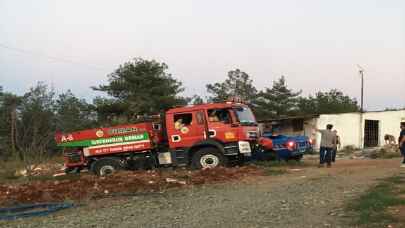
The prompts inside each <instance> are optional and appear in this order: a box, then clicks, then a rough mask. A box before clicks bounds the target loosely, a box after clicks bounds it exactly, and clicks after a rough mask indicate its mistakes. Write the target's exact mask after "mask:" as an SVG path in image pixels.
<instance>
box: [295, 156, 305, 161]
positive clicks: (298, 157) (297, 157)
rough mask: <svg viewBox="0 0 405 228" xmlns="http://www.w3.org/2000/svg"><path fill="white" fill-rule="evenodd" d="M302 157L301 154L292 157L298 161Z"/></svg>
mask: <svg viewBox="0 0 405 228" xmlns="http://www.w3.org/2000/svg"><path fill="white" fill-rule="evenodd" d="M302 157H303V155H298V156H296V157H294V160H295V161H297V162H299V161H301V159H302Z"/></svg>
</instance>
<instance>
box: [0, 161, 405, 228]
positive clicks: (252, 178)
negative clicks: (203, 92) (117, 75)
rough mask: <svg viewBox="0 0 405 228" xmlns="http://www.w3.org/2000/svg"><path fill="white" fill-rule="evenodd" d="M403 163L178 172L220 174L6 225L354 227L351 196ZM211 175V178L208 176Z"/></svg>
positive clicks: (396, 170) (311, 164) (397, 171)
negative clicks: (273, 171)
mask: <svg viewBox="0 0 405 228" xmlns="http://www.w3.org/2000/svg"><path fill="white" fill-rule="evenodd" d="M399 163H400V160H399V159H384V160H338V161H337V163H336V164H335V165H334V166H333V167H332V168H317V166H316V160H306V161H305V164H306V165H305V166H301V167H296V166H294V167H288V166H287V173H286V174H282V175H277V176H272V175H270V176H266V175H263V173H261V172H260V171H258V170H255V169H252V168H247V167H242V168H239V169H236V170H237V171H233V172H235V173H234V176H231V178H230V179H231V180H233V181H229V180H228V179H229V176H223V177H222V178H219V179H216V178H217V177H216V175H211V174H212V173H203V174H201V173H200V174H198V175H197V174H195V175H197V176H195V177H192V175H191V176H189V177H185V178H183V179H181V178H180V177H181V176H182V175H183V177H184V173H182V174H181V175H179V176H176V177H175V178H178V179H176V180H177V181H178V180H180V181H186V182H187V183H193V178H195V179H194V180H200V181H203V182H205V181H204V180H209V179H210V178H209V177H210V176H211V177H214V176H215V178H214V180H212V181H208V183H204V184H203V183H199V182H198V181H197V182H195V183H197V184H187V186H186V187H181V188H178V187H176V188H168V189H166V190H164V191H158V190H156V191H148V192H145V193H142V194H141V193H139V194H138V195H131V196H120V197H118V196H115V197H111V198H110V197H107V198H101V199H98V200H94V201H90V202H87V203H86V204H85V205H83V206H79V207H77V208H74V209H69V210H65V211H63V212H59V213H56V214H54V215H51V216H48V217H39V218H32V219H25V220H20V221H13V222H0V226H4V227H233V228H235V227H350V222H351V218H350V217H348V216H347V215H346V214H345V212H344V210H343V208H344V205H345V203H347V202H349V201H350V200H352V199H354V198H355V197H358V196H359V195H360V194H362V193H363V192H364V191H365V190H367V189H368V188H369V187H370V186H372V185H374V184H375V183H377V182H378V180H379V179H381V178H385V177H389V176H393V175H397V174H401V175H405V171H404V170H405V169H402V170H401V169H400V168H399ZM244 169H245V170H244ZM223 171H224V170H223ZM226 171H227V170H226ZM241 172H242V173H243V172H246V175H241ZM204 174H205V175H206V177H208V178H204V177H201V176H203V175H204ZM125 175H131V174H125ZM125 175H122V176H121V177H119V178H116V180H117V182H115V184H119V182H120V181H119V180H120V178H128V176H125ZM156 175H157V176H158V178H157V180H156V181H160V180H162V181H166V182H167V180H166V178H167V177H165V176H159V175H158V174H156ZM121 180H122V179H121ZM99 182H100V180H99ZM169 182H170V181H169ZM100 183H101V182H100ZM100 183H99V184H98V186H103V184H102V183H101V184H100ZM170 183H172V184H175V185H176V186H179V185H180V186H183V185H184V183H183V182H182V183H178V182H170ZM91 184H94V183H91ZM72 187H74V186H72ZM77 190H78V191H80V190H79V189H77Z"/></svg>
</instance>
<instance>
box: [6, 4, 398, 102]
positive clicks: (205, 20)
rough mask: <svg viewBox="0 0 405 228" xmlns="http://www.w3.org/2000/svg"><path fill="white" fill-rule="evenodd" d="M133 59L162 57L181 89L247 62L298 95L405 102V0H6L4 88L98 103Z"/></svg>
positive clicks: (198, 87) (192, 89) (198, 90)
mask: <svg viewBox="0 0 405 228" xmlns="http://www.w3.org/2000/svg"><path fill="white" fill-rule="evenodd" d="M135 57H141V58H145V59H155V60H157V61H160V62H165V63H166V64H167V65H168V66H169V72H170V73H171V74H172V75H173V76H174V77H175V78H177V79H179V80H180V81H182V82H183V84H184V86H185V88H186V90H185V92H184V95H187V96H191V95H193V94H198V95H200V96H203V97H204V96H206V95H207V93H206V88H205V85H206V84H208V83H214V82H219V81H223V80H224V79H225V78H226V75H227V72H228V71H229V70H233V69H236V68H238V69H241V70H242V71H245V72H246V73H248V74H249V75H250V77H251V78H252V79H253V81H254V84H255V86H256V87H257V88H258V89H263V88H265V87H271V86H272V83H273V81H274V80H276V79H277V78H279V77H280V76H281V75H284V76H285V77H286V80H287V83H288V86H289V87H290V88H292V89H295V90H300V89H301V90H302V91H303V95H309V94H314V93H315V92H317V91H320V90H321V91H326V90H329V89H332V88H337V89H339V90H341V91H343V92H344V93H346V94H348V95H350V96H352V97H356V98H357V99H358V100H360V99H359V97H360V76H359V72H358V70H359V69H358V67H357V65H360V66H361V67H362V68H364V70H365V71H364V77H365V107H366V109H367V110H381V109H384V108H386V107H405V1H403V0H339V1H336V0H305V1H303V0H283V1H280V0H249V1H247V0H244V1H241V0H220V1H218V0H188V1H187V0H171V1H167V0H128V1H124V0H116V1H102V0H94V1H91V0H86V1H84V0H58V1H55V0H38V1H22V0H0V86H3V89H4V90H6V91H10V92H14V93H17V94H23V93H24V92H25V91H27V90H28V89H29V88H30V87H32V86H34V85H36V83H37V82H38V81H44V82H46V83H48V84H49V85H51V86H52V87H53V88H54V89H55V90H56V92H58V93H61V92H63V91H66V90H67V89H71V90H72V91H73V93H74V94H76V95H77V96H80V97H84V98H86V99H88V100H91V99H92V98H94V97H95V96H97V95H101V94H99V92H95V91H93V90H91V89H90V86H96V85H100V84H104V83H106V81H107V75H108V74H109V73H111V72H113V71H114V70H115V69H116V68H117V67H118V66H119V65H120V64H122V63H124V62H126V61H129V60H131V59H132V58H135Z"/></svg>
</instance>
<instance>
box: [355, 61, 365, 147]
mask: <svg viewBox="0 0 405 228" xmlns="http://www.w3.org/2000/svg"><path fill="white" fill-rule="evenodd" d="M357 67H358V68H359V74H360V77H361V97H360V126H359V136H360V138H359V139H360V148H364V130H363V129H364V126H363V124H364V123H363V122H364V119H363V113H364V69H363V68H362V67H361V66H360V65H357Z"/></svg>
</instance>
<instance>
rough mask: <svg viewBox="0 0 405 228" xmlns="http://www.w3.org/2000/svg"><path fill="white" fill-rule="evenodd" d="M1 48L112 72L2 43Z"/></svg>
mask: <svg viewBox="0 0 405 228" xmlns="http://www.w3.org/2000/svg"><path fill="white" fill-rule="evenodd" d="M0 48H3V49H7V50H10V51H14V52H19V53H23V54H28V55H32V56H38V57H42V58H47V59H49V60H52V61H55V62H63V63H69V64H73V65H81V66H85V67H88V68H92V69H97V70H103V71H110V70H111V69H107V68H103V67H99V66H95V65H91V64H87V63H81V62H78V61H74V60H70V59H67V58H60V57H54V56H50V55H46V54H43V53H38V52H33V51H29V50H24V49H21V48H15V47H10V46H8V45H5V44H2V43H0Z"/></svg>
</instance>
